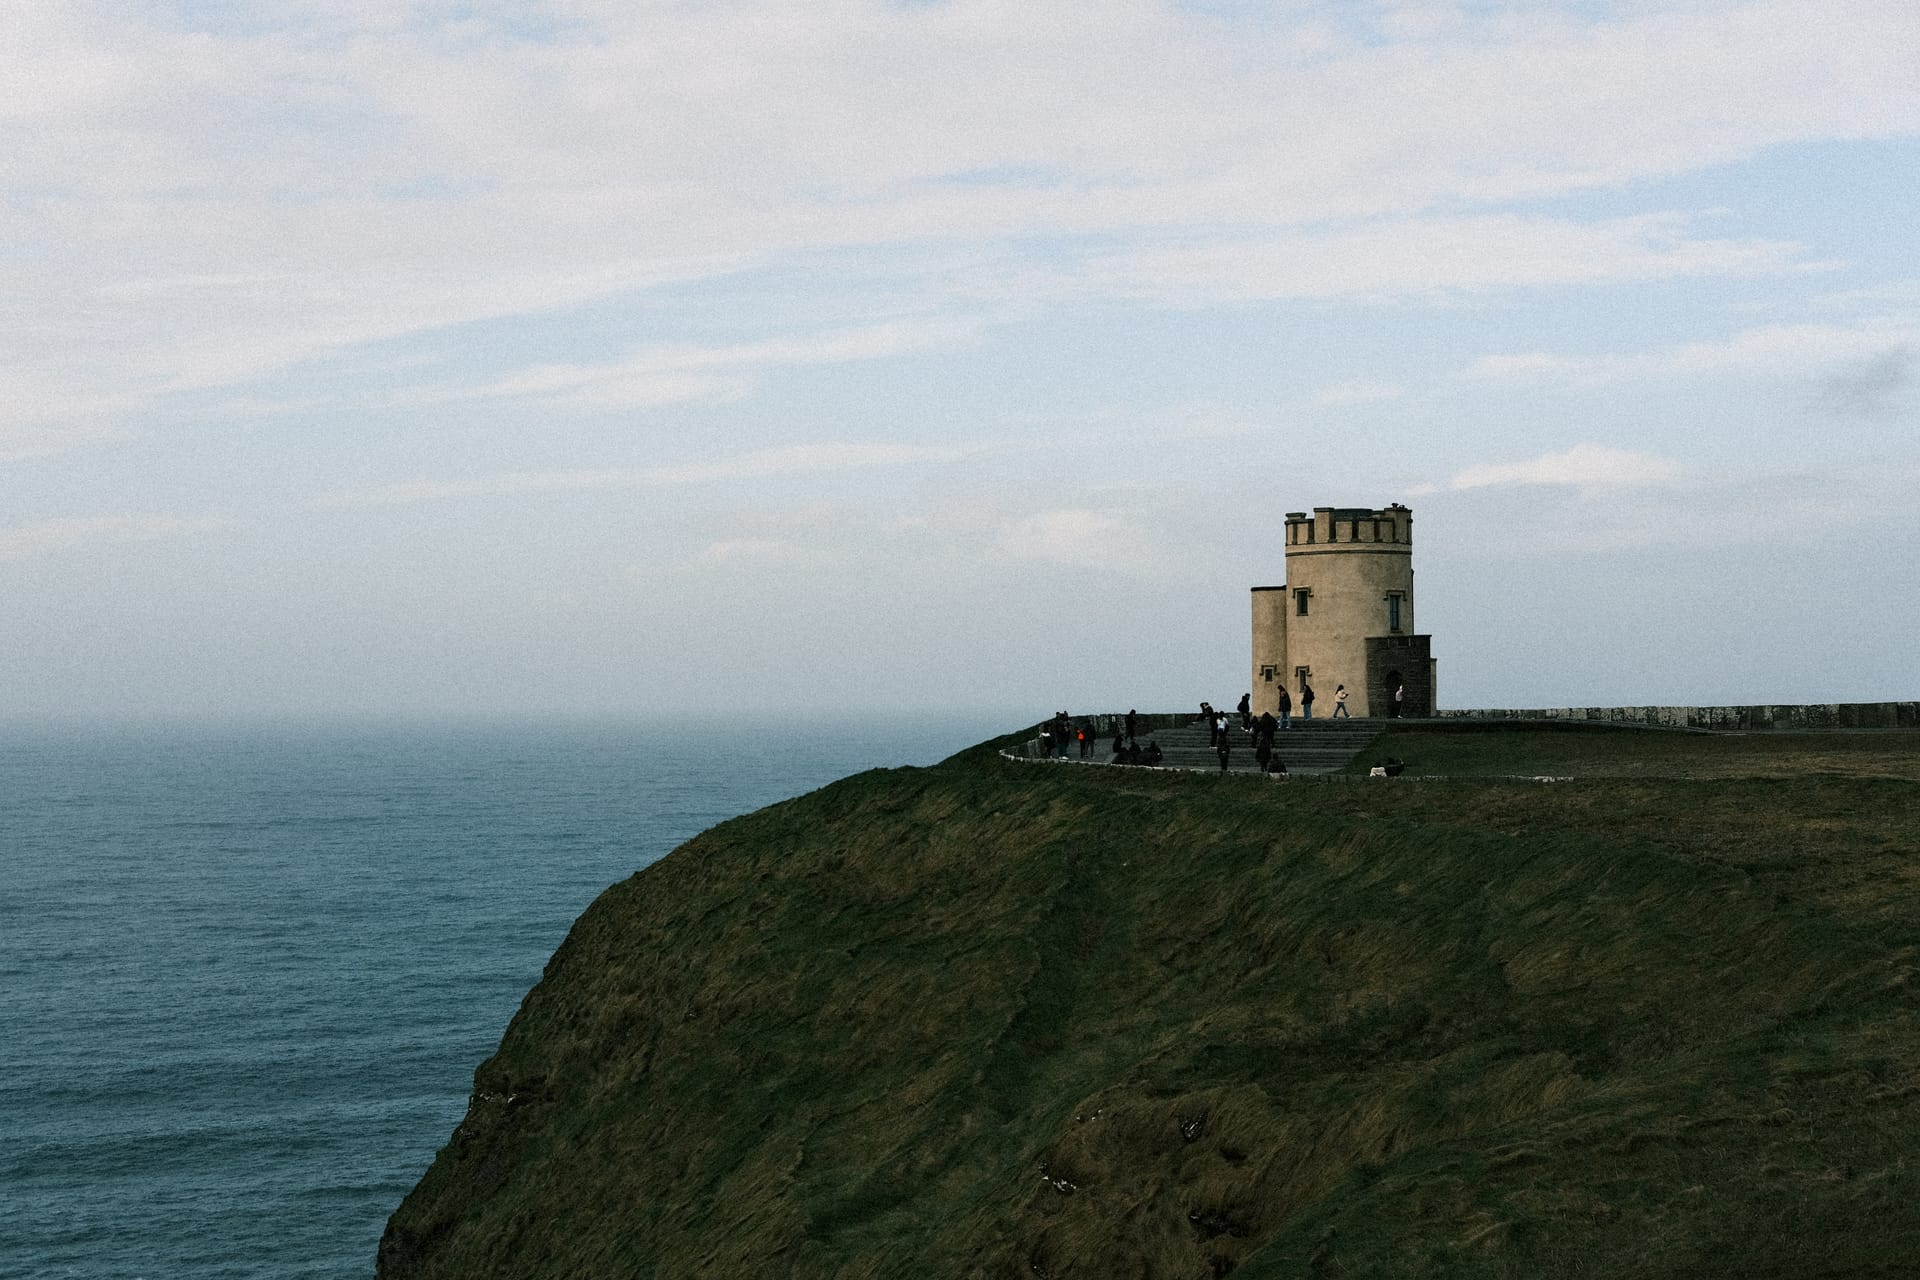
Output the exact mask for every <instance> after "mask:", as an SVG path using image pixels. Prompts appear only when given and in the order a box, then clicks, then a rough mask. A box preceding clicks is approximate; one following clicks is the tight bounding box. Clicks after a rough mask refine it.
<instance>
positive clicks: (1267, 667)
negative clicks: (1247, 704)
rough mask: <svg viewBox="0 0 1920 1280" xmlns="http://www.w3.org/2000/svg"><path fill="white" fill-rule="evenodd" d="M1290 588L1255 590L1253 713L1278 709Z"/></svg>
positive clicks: (1284, 672) (1284, 667)
mask: <svg viewBox="0 0 1920 1280" xmlns="http://www.w3.org/2000/svg"><path fill="white" fill-rule="evenodd" d="M1286 605H1287V589H1286V588H1285V587H1255V588H1254V589H1253V671H1252V674H1251V675H1250V676H1249V677H1248V685H1247V687H1248V688H1250V689H1251V690H1253V714H1255V715H1262V714H1264V713H1266V712H1268V711H1274V710H1276V709H1278V707H1279V705H1280V684H1281V681H1283V680H1285V679H1286V675H1287V611H1286Z"/></svg>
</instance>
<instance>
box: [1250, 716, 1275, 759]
mask: <svg viewBox="0 0 1920 1280" xmlns="http://www.w3.org/2000/svg"><path fill="white" fill-rule="evenodd" d="M1279 727H1280V722H1279V721H1278V720H1275V719H1274V718H1273V712H1271V711H1269V712H1267V713H1266V714H1265V715H1263V716H1261V717H1260V718H1259V719H1258V720H1256V721H1254V722H1253V758H1254V760H1255V761H1256V762H1257V763H1258V764H1259V766H1260V772H1262V773H1265V772H1266V771H1267V764H1268V762H1269V761H1271V760H1272V759H1273V735H1274V731H1275V730H1277V729H1279Z"/></svg>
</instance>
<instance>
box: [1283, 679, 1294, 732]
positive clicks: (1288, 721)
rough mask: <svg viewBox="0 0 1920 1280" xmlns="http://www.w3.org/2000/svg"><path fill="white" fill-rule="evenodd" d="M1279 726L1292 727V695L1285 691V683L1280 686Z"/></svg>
mask: <svg viewBox="0 0 1920 1280" xmlns="http://www.w3.org/2000/svg"><path fill="white" fill-rule="evenodd" d="M1280 727H1281V728H1282V729H1291V728H1293V695H1292V694H1290V693H1288V692H1287V687H1286V686H1285V685H1281V686H1280Z"/></svg>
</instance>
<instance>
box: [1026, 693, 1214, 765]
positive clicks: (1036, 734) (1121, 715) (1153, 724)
mask: <svg viewBox="0 0 1920 1280" xmlns="http://www.w3.org/2000/svg"><path fill="white" fill-rule="evenodd" d="M1228 715H1229V717H1230V718H1231V719H1232V720H1233V722H1234V723H1235V724H1238V723H1239V722H1240V717H1239V716H1238V715H1236V714H1234V713H1233V711H1232V709H1231V708H1229V709H1228ZM1199 718H1200V708H1199V707H1198V706H1196V707H1194V709H1193V710H1192V711H1182V712H1177V713H1173V714H1168V713H1166V712H1160V711H1156V712H1154V713H1152V714H1148V713H1146V712H1144V711H1143V712H1141V713H1140V714H1139V715H1137V716H1135V717H1134V721H1133V723H1134V736H1135V737H1136V738H1138V739H1139V740H1140V741H1141V742H1143V743H1144V742H1145V741H1146V740H1147V739H1148V738H1150V737H1152V736H1153V733H1154V731H1155V730H1156V729H1177V728H1179V727H1180V726H1181V725H1183V724H1188V723H1190V722H1192V721H1194V720H1198V719H1199ZM1072 719H1073V722H1074V723H1075V724H1076V725H1077V724H1079V723H1080V721H1081V720H1083V719H1084V720H1092V721H1093V722H1094V724H1095V725H1096V726H1098V728H1099V730H1100V738H1099V740H1098V741H1097V742H1095V744H1094V758H1095V759H1097V760H1105V759H1106V758H1107V757H1108V756H1110V755H1112V754H1113V731H1114V730H1115V729H1119V728H1123V727H1124V726H1125V725H1126V723H1127V713H1126V712H1124V711H1108V712H1102V713H1100V714H1098V715H1089V716H1074V717H1072ZM1001 754H1003V755H1010V756H1031V757H1038V756H1039V754H1040V726H1039V725H1035V726H1034V727H1033V736H1032V737H1030V738H1028V739H1027V740H1026V741H1025V742H1023V743H1021V744H1020V745H1019V746H1017V747H1011V748H1008V749H1007V750H1005V751H1003V752H1002V753H1001ZM1068 754H1069V755H1072V756H1073V757H1075V758H1076V759H1077V758H1078V757H1079V755H1080V749H1079V747H1078V746H1077V745H1076V746H1075V747H1074V748H1073V750H1072V751H1070V752H1069V753H1068Z"/></svg>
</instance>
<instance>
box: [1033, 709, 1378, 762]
mask: <svg viewBox="0 0 1920 1280" xmlns="http://www.w3.org/2000/svg"><path fill="white" fill-rule="evenodd" d="M1228 719H1229V720H1230V721H1231V722H1232V723H1231V725H1230V727H1229V728H1228V729H1227V736H1228V740H1229V741H1230V742H1231V743H1232V744H1233V750H1232V752H1231V753H1230V755H1229V756H1228V759H1227V771H1228V772H1229V773H1257V772H1259V769H1260V764H1259V762H1258V761H1257V760H1255V759H1254V757H1253V736H1252V735H1251V734H1249V733H1246V732H1244V731H1243V730H1242V729H1241V728H1240V721H1239V717H1237V716H1230V717H1228ZM1391 723H1393V722H1392V721H1390V720H1352V719H1345V718H1343V719H1340V720H1324V719H1319V720H1301V719H1298V718H1296V719H1295V720H1294V722H1293V727H1292V728H1291V729H1282V730H1280V731H1279V732H1278V733H1276V734H1274V736H1273V753H1274V755H1275V756H1276V757H1278V758H1279V759H1281V760H1283V761H1285V762H1286V766H1287V772H1288V773H1290V774H1311V773H1338V772H1339V771H1340V770H1342V769H1344V768H1346V767H1347V763H1348V762H1349V761H1351V760H1352V759H1353V758H1354V757H1355V756H1356V755H1358V754H1359V753H1360V752H1361V751H1363V750H1365V748H1366V745H1367V744H1368V743H1369V742H1372V741H1373V739H1374V738H1375V736H1376V735H1378V734H1379V733H1381V732H1382V731H1383V730H1385V729H1386V728H1387V726H1388V725H1390V724H1391ZM1139 741H1140V744H1141V745H1142V746H1145V745H1146V744H1147V743H1148V742H1150V741H1151V742H1156V743H1158V744H1159V745H1160V750H1161V752H1162V753H1163V758H1162V760H1161V762H1160V766H1161V767H1162V768H1166V769H1196V770H1205V771H1206V772H1208V773H1218V772H1220V757H1219V756H1218V755H1216V754H1215V753H1214V750H1213V748H1212V747H1211V746H1209V745H1208V743H1207V726H1206V724H1205V723H1204V722H1203V721H1201V720H1200V719H1199V718H1198V717H1197V716H1196V717H1195V718H1194V720H1193V723H1191V724H1187V725H1182V726H1180V727H1178V728H1172V729H1153V730H1142V731H1141V733H1140V735H1139ZM1112 746H1113V740H1112V738H1111V737H1107V738H1103V739H1101V741H1100V743H1099V748H1098V750H1097V751H1095V753H1094V755H1093V757H1092V759H1091V760H1088V761H1084V762H1081V763H1089V764H1091V763H1099V764H1106V763H1107V762H1109V761H1110V760H1112V759H1113V752H1112ZM1033 751H1034V753H1035V754H1036V755H1037V754H1038V751H1039V748H1038V747H1037V746H1035V747H1034V748H1033ZM1067 758H1068V759H1070V760H1073V761H1076V762H1080V756H1079V751H1078V749H1077V748H1074V749H1071V750H1070V751H1069V752H1068V756H1067Z"/></svg>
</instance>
